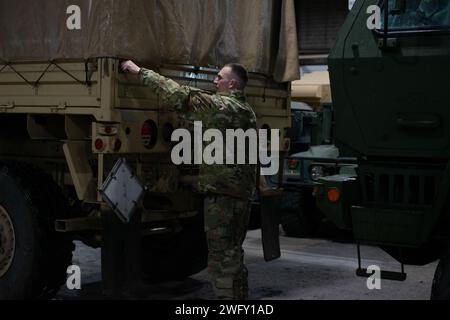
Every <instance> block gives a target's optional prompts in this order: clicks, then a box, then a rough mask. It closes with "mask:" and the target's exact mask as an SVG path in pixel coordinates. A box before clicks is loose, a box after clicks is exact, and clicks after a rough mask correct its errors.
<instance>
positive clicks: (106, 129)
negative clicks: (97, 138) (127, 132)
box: [105, 127, 113, 134]
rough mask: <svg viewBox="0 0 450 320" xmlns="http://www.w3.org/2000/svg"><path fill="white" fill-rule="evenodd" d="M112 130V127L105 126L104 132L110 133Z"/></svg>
mask: <svg viewBox="0 0 450 320" xmlns="http://www.w3.org/2000/svg"><path fill="white" fill-rule="evenodd" d="M112 131H113V129H112V127H105V133H106V134H111V133H112Z"/></svg>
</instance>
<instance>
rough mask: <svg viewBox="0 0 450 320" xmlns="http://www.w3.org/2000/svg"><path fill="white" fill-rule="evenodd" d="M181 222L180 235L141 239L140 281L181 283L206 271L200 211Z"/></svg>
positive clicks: (204, 241)
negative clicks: (178, 281)
mask: <svg viewBox="0 0 450 320" xmlns="http://www.w3.org/2000/svg"><path fill="white" fill-rule="evenodd" d="M181 223H182V227H183V229H182V230H181V231H180V232H177V233H174V234H162V235H158V236H151V237H147V238H144V239H143V250H142V270H143V274H144V280H146V281H149V282H159V281H166V280H181V279H184V278H186V277H188V276H190V275H193V274H195V273H198V272H200V271H202V270H203V269H205V268H206V265H207V261H208V246H207V243H206V236H205V231H204V226H203V212H201V213H199V214H197V216H195V217H193V218H189V219H185V220H184V221H182V222H181Z"/></svg>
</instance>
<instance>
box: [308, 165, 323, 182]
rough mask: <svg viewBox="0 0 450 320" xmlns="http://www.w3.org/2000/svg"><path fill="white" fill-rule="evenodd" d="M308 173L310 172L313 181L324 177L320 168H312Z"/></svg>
mask: <svg viewBox="0 0 450 320" xmlns="http://www.w3.org/2000/svg"><path fill="white" fill-rule="evenodd" d="M310 171H311V179H312V180H314V181H317V180H319V179H320V178H321V177H323V175H324V174H323V167H322V166H312V167H311V169H310Z"/></svg>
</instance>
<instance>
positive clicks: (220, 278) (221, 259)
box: [204, 195, 250, 299]
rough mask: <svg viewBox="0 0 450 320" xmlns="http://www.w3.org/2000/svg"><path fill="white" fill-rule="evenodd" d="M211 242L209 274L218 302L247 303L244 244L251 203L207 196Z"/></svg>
mask: <svg viewBox="0 0 450 320" xmlns="http://www.w3.org/2000/svg"><path fill="white" fill-rule="evenodd" d="M204 212H205V231H206V239H207V241H208V252H209V253H208V273H209V276H210V278H211V281H212V284H213V288H214V292H215V294H216V296H217V298H219V299H246V298H247V296H248V280H247V269H246V268H245V266H244V250H243V249H242V243H243V242H244V239H245V235H246V232H247V227H248V223H249V218H250V202H249V201H248V200H243V199H237V198H233V197H229V196H222V195H217V196H207V197H206V198H205V200H204Z"/></svg>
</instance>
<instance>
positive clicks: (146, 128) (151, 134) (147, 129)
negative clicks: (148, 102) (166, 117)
mask: <svg viewBox="0 0 450 320" xmlns="http://www.w3.org/2000/svg"><path fill="white" fill-rule="evenodd" d="M157 133H158V127H157V126H156V123H155V122H154V121H152V120H147V121H145V122H144V124H143V125H142V127H141V139H142V144H143V145H144V147H146V148H152V147H153V146H154V145H155V144H156V139H157Z"/></svg>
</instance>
